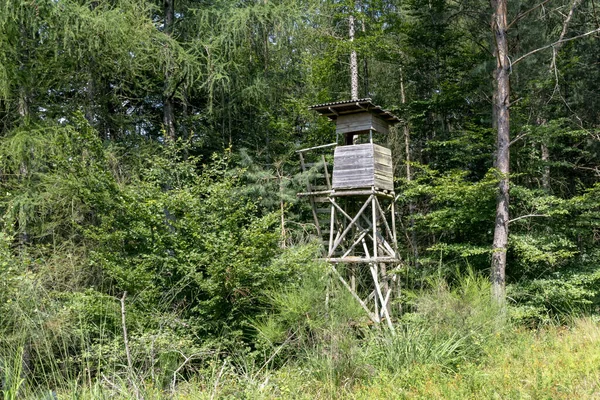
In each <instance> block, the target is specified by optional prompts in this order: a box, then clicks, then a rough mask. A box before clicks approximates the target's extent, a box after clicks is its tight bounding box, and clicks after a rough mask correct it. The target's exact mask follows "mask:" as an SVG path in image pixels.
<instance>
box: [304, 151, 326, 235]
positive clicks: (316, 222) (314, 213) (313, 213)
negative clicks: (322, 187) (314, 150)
mask: <svg viewBox="0 0 600 400" xmlns="http://www.w3.org/2000/svg"><path fill="white" fill-rule="evenodd" d="M299 155H300V167H301V168H302V172H306V165H305V163H304V155H303V154H302V153H300V154H299ZM306 190H307V191H308V192H309V193H310V192H312V188H311V185H310V183H307V184H306ZM308 199H309V201H310V208H311V210H312V215H313V220H314V222H315V227H316V228H317V234H318V235H319V237H322V234H321V226H320V224H319V217H318V215H317V211H316V206H315V201H314V198H313V196H309V197H308Z"/></svg>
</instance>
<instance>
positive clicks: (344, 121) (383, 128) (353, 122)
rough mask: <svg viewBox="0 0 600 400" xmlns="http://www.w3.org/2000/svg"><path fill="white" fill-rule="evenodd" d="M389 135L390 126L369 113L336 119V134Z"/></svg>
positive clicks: (341, 116)
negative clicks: (372, 133)
mask: <svg viewBox="0 0 600 400" xmlns="http://www.w3.org/2000/svg"><path fill="white" fill-rule="evenodd" d="M369 131H375V132H379V133H389V124H388V123H387V122H386V121H384V120H383V119H381V118H379V117H378V116H376V115H374V114H372V113H370V112H368V111H366V110H365V111H364V112H358V113H354V114H347V115H340V116H338V117H337V119H336V133H338V134H346V133H357V134H360V133H369Z"/></svg>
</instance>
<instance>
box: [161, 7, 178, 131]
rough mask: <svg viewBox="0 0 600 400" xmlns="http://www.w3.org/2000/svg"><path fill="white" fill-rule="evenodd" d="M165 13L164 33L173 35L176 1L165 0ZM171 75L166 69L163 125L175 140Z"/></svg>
mask: <svg viewBox="0 0 600 400" xmlns="http://www.w3.org/2000/svg"><path fill="white" fill-rule="evenodd" d="M163 11H164V18H165V25H164V32H165V33H166V34H167V35H169V36H170V35H171V33H172V32H173V23H174V22H175V0H164V1H163ZM170 79H171V73H170V71H169V70H168V68H167V69H166V72H165V91H164V94H163V124H164V127H165V133H166V134H167V136H168V137H169V138H170V139H173V140H174V139H175V110H174V106H173V95H174V93H169V89H168V88H169V80H170Z"/></svg>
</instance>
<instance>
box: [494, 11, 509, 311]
mask: <svg viewBox="0 0 600 400" xmlns="http://www.w3.org/2000/svg"><path fill="white" fill-rule="evenodd" d="M491 5H492V8H493V10H494V14H493V16H492V32H493V35H494V40H495V43H494V55H495V56H496V69H495V70H494V96H493V98H494V117H495V121H494V122H495V128H496V130H497V141H496V163H495V164H496V169H497V170H498V172H499V173H500V182H499V185H498V194H497V198H496V221H495V227H494V243H493V253H492V266H491V281H492V298H493V299H494V300H495V301H496V302H497V303H499V304H502V303H504V301H505V298H506V287H505V279H506V278H505V276H506V272H505V271H506V250H507V246H508V220H509V213H508V207H509V201H510V199H509V173H510V147H509V146H510V116H509V104H510V99H509V97H510V83H509V72H510V64H509V59H508V42H507V35H506V33H507V32H506V31H507V23H506V14H507V0H491Z"/></svg>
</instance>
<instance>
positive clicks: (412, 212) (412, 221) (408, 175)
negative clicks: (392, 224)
mask: <svg viewBox="0 0 600 400" xmlns="http://www.w3.org/2000/svg"><path fill="white" fill-rule="evenodd" d="M400 99H401V101H402V105H406V93H405V92H404V72H403V71H402V69H400ZM402 130H403V133H404V152H405V154H406V155H405V157H406V181H407V182H411V181H412V171H411V168H410V162H411V160H410V127H409V126H408V121H404V122H403V123H402ZM414 215H415V203H413V202H412V201H410V202H409V203H408V217H409V226H410V229H411V231H410V232H411V233H410V241H411V247H412V250H413V259H414V260H413V263H414V266H415V267H417V266H418V265H419V249H418V247H417V233H416V232H415V229H414V228H415V217H414Z"/></svg>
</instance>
